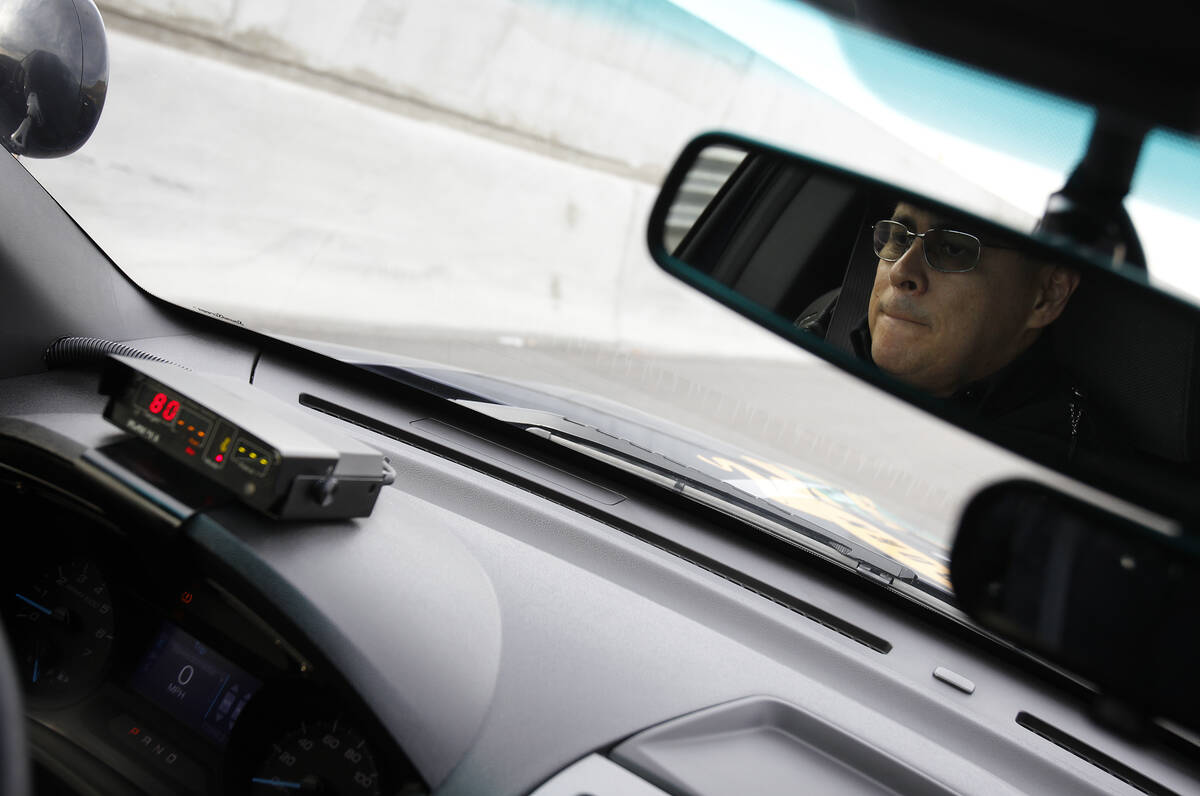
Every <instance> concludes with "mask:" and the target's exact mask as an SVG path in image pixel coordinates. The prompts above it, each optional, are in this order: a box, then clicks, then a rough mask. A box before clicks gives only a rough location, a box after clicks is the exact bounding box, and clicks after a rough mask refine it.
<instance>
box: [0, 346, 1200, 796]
mask: <svg viewBox="0 0 1200 796" xmlns="http://www.w3.org/2000/svg"><path fill="white" fill-rule="evenodd" d="M136 345H137V347H138V348H141V349H143V350H145V351H147V352H150V353H152V354H154V355H156V356H160V357H162V358H166V359H169V360H172V361H176V362H186V363H188V365H189V366H190V367H192V368H193V369H194V370H195V371H197V372H203V373H212V374H214V375H220V376H223V377H226V378H234V379H238V380H240V381H242V382H243V383H245V384H247V385H252V386H253V389H254V390H259V391H262V392H263V394H264V395H269V396H272V400H277V401H283V402H286V403H289V404H291V405H293V406H297V407H301V408H302V409H303V410H304V411H305V412H307V413H308V414H309V415H310V416H311V418H312V419H313V421H314V422H320V423H325V424H328V425H329V426H330V427H331V428H336V429H338V430H339V432H340V433H345V434H350V435H352V436H353V437H354V438H355V439H356V440H357V441H358V442H359V443H361V444H362V445H365V446H369V447H371V448H372V449H373V450H374V451H376V452H377V453H378V454H381V455H382V456H384V457H386V458H387V459H388V460H390V462H391V465H392V467H394V469H395V472H396V479H395V482H394V483H392V484H390V485H388V486H386V487H384V488H383V489H381V490H380V493H379V495H378V499H377V502H376V504H375V506H374V511H373V512H372V513H371V514H370V516H368V517H358V518H350V519H346V518H334V519H307V520H298V521H285V520H278V519H273V518H270V517H267V516H265V515H264V514H263V513H261V512H259V511H256V510H254V509H253V508H251V507H248V506H246V505H242V504H241V503H239V502H237V501H234V500H231V499H229V497H228V495H226V494H224V493H223V492H222V491H221V490H219V489H216V490H215V489H213V488H212V487H211V486H210V485H209V484H207V483H206V482H204V481H203V480H202V479H198V478H197V477H196V476H195V474H194V473H193V472H192V471H189V470H188V469H186V468H183V467H181V466H180V465H179V463H178V462H174V461H172V459H171V458H170V457H168V456H164V455H162V454H161V453H160V452H159V451H157V450H155V449H154V448H153V447H152V446H149V445H146V444H145V443H144V441H143V440H139V439H135V438H133V437H132V436H131V435H129V434H127V433H125V432H123V431H121V430H119V429H117V428H116V427H114V426H113V425H112V424H110V423H108V422H107V421H106V420H105V419H104V417H103V413H104V408H105V399H104V396H102V395H100V394H99V392H98V385H99V375H98V373H97V372H96V371H95V370H94V369H92V368H89V367H84V366H80V367H64V368H60V369H57V370H51V371H46V372H42V373H36V374H32V375H28V376H20V377H15V378H10V379H7V380H3V381H0V510H3V511H4V512H5V516H6V517H7V518H8V519H9V521H8V522H6V523H5V525H6V529H7V530H8V533H7V534H6V545H7V547H6V550H5V555H4V556H3V562H2V563H0V582H2V585H3V587H4V589H5V590H6V591H4V592H3V594H4V595H5V597H4V602H3V624H4V628H5V631H6V634H7V638H8V641H9V644H10V646H11V648H12V649H13V653H14V657H15V658H16V660H17V665H18V670H19V673H20V677H21V678H22V680H23V684H22V687H23V689H24V694H25V713H26V718H27V734H28V737H29V743H30V746H31V749H32V750H33V757H34V760H35V762H36V764H37V772H38V775H39V782H38V787H37V792H39V793H53V794H60V793H61V794H98V795H105V794H125V793H146V794H166V793H185V794H190V793H195V794H216V793H231V794H238V793H249V794H266V793H289V792H294V791H295V792H324V793H381V794H417V793H437V794H513V795H514V796H516V795H517V794H536V796H566V795H567V794H580V793H589V794H594V796H613V795H614V794H646V796H661V794H663V793H667V794H701V796H709V795H710V794H721V793H768V794H769V793H791V792H795V790H796V789H797V787H798V783H801V784H803V785H804V786H805V787H810V788H811V789H812V790H813V791H814V792H822V793H855V794H857V793H880V792H891V793H896V792H899V793H921V794H924V793H978V792H987V793H1020V792H1056V793H1066V792H1071V793H1096V794H1099V793H1138V792H1149V793H1186V792H1191V791H1194V790H1195V784H1196V782H1197V781H1200V773H1198V770H1197V767H1196V764H1195V762H1194V760H1195V750H1196V748H1197V747H1195V746H1193V745H1191V742H1188V741H1184V740H1179V739H1176V741H1173V742H1172V743H1171V744H1164V743H1158V742H1157V741H1156V742H1154V743H1135V742H1133V741H1131V740H1130V739H1128V738H1124V737H1121V736H1118V735H1116V734H1114V733H1112V732H1110V731H1108V730H1106V729H1104V728H1103V727H1101V726H1100V725H1098V724H1096V723H1095V722H1093V721H1092V720H1091V719H1090V718H1089V715H1088V705H1087V703H1086V701H1085V700H1084V699H1082V698H1081V691H1080V690H1079V689H1077V688H1074V689H1073V688H1072V687H1071V686H1070V684H1067V683H1064V682H1063V681H1062V680H1061V679H1055V678H1053V677H1050V678H1047V676H1046V675H1045V672H1044V671H1041V670H1039V669H1037V667H1034V666H1031V665H1029V663H1028V661H1026V660H1025V659H1023V658H1022V656H1019V655H1016V654H1013V653H1012V652H1011V650H1010V651H1006V650H1004V649H1003V648H1002V647H1000V646H999V645H995V644H991V643H987V642H986V641H984V640H981V639H980V638H979V637H978V635H977V634H975V633H974V631H972V630H970V629H969V628H968V627H966V626H965V625H963V624H962V623H959V622H956V621H953V620H948V619H946V618H944V617H942V616H935V615H932V614H931V613H930V612H929V611H928V609H927V608H922V607H921V606H917V605H913V604H909V603H906V601H904V600H903V599H900V598H899V597H898V596H897V595H894V594H890V593H888V592H887V591H886V590H883V589H880V588H879V587H878V586H877V585H875V584H873V583H871V582H868V581H866V580H865V579H863V578H860V577H856V576H854V575H852V574H850V573H845V572H842V571H840V570H838V569H836V568H833V567H830V566H826V565H825V563H824V562H822V561H820V560H818V559H815V558H812V557H810V556H808V555H807V554H805V553H803V552H802V551H797V550H794V549H788V548H787V547H786V546H783V545H782V544H778V543H776V542H775V541H774V540H771V539H768V538H765V537H759V536H748V535H747V533H746V531H745V529H744V528H743V527H742V526H740V525H739V524H738V523H736V522H734V521H732V520H731V519H730V518H728V517H724V516H722V515H720V514H719V513H718V512H710V511H705V510H702V509H701V508H697V507H692V506H691V505H690V504H689V503H688V502H687V501H684V500H682V499H679V498H678V496H673V495H671V494H669V493H667V492H665V491H664V490H659V489H657V488H653V487H650V486H647V485H645V484H640V483H638V482H637V481H636V480H635V479H632V478H630V477H627V476H626V475H622V474H620V473H618V472H614V471H611V470H606V469H605V468H602V467H600V466H598V465H595V464H594V463H590V462H586V461H581V460H580V459H578V458H576V457H572V456H571V455H570V454H569V452H564V451H562V450H560V449H557V448H555V447H554V446H552V445H549V444H542V443H543V441H542V440H540V439H539V438H536V437H534V436H533V435H530V434H526V433H524V432H519V431H514V430H512V429H509V428H507V427H506V426H504V424H501V423H498V422H496V421H494V420H493V419H491V418H488V417H486V416H483V415H479V414H477V413H474V412H470V411H468V410H466V409H463V408H462V407H457V406H456V405H454V404H453V403H451V402H447V401H445V400H442V399H429V398H425V397H423V396H422V395H420V394H419V393H418V392H417V391H415V390H413V389H409V388H402V387H401V386H399V385H396V384H395V383H394V382H391V381H389V380H388V379H386V378H384V377H382V376H380V375H378V374H375V373H368V372H366V371H364V370H362V369H360V368H357V367H352V366H350V365H346V364H344V363H341V362H337V361H335V360H332V359H328V358H326V357H324V356H321V355H320V354H317V353H313V352H308V351H303V350H299V349H296V348H293V347H291V346H288V345H286V344H284V343H279V342H271V341H264V340H259V339H257V338H249V337H248V336H247V337H243V338H239V337H230V336H223V335H215V334H211V333H198V334H189V335H172V336H168V337H159V338H145V339H142V340H139V341H136ZM48 394H52V395H53V396H54V405H53V411H47V403H46V396H47V395H48Z"/></svg>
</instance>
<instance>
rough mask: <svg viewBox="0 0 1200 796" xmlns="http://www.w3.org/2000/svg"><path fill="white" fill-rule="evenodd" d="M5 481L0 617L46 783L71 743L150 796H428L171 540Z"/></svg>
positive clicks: (369, 727)
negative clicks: (306, 795)
mask: <svg viewBox="0 0 1200 796" xmlns="http://www.w3.org/2000/svg"><path fill="white" fill-rule="evenodd" d="M31 484H33V487H31ZM0 486H2V487H4V488H3V489H0V510H4V511H5V512H6V514H7V516H8V517H9V522H8V523H7V524H8V527H9V528H10V529H11V531H10V540H9V541H10V543H9V549H8V551H6V554H5V555H4V556H3V563H0V587H2V588H3V592H0V599H2V602H0V613H2V615H3V624H4V629H5V632H6V633H7V635H8V641H9V645H10V647H11V649H12V651H13V654H14V656H15V657H16V659H17V664H18V670H19V674H20V677H21V678H22V680H23V689H24V695H25V701H26V705H25V707H26V715H27V717H28V719H29V723H28V726H29V735H30V741H31V743H32V744H33V746H34V748H35V749H36V750H39V752H40V754H39V755H38V756H37V759H38V760H39V764H40V766H41V769H42V770H40V771H39V772H38V774H39V776H42V777H49V778H54V776H55V771H54V769H55V766H54V760H55V758H56V750H58V751H63V750H65V749H67V748H71V749H73V750H74V751H73V753H72V754H73V755H74V758H73V759H74V761H75V764H76V765H77V763H78V750H82V751H83V752H84V753H86V754H87V755H88V756H90V758H91V759H92V761H93V763H94V764H95V765H96V766H98V767H106V768H107V769H109V772H108V773H109V774H110V776H111V774H113V773H115V774H116V775H117V776H118V778H119V779H122V780H124V781H125V782H126V783H127V784H128V785H129V786H132V787H131V788H130V789H131V790H132V789H136V790H140V791H142V792H145V793H148V794H158V793H162V794H210V793H245V794H271V793H289V792H296V791H299V792H321V793H334V794H384V793H387V794H397V793H405V794H409V793H412V794H415V793H424V792H425V788H424V787H423V786H422V785H421V783H420V780H419V778H418V777H417V776H416V774H415V772H414V771H413V769H412V768H411V766H410V765H409V764H408V763H407V762H406V759H405V758H404V755H403V754H402V753H401V752H400V751H399V750H397V749H395V748H394V743H393V742H392V741H391V739H390V738H389V737H388V736H387V735H386V733H384V732H383V731H382V729H381V728H380V727H379V726H378V723H377V722H376V721H375V719H374V717H373V716H371V715H370V713H369V711H367V710H366V709H365V708H363V709H355V708H357V707H359V706H361V703H357V705H356V703H355V700H354V699H353V698H351V699H347V698H346V697H347V694H345V692H344V691H343V690H341V689H339V687H338V686H337V682H336V678H335V677H331V676H330V673H328V672H322V671H319V669H320V667H319V666H314V665H313V664H312V663H311V662H310V661H309V660H308V659H307V658H306V657H305V656H304V655H303V654H302V653H301V652H299V651H297V648H296V647H295V646H293V645H292V643H291V642H290V641H289V640H288V639H286V638H284V637H283V636H281V635H280V634H279V633H277V632H275V630H274V629H273V628H272V627H270V626H269V625H268V624H267V623H266V622H265V621H264V620H263V619H261V618H260V617H259V616H258V615H257V614H256V613H254V612H253V611H251V610H250V609H248V608H247V607H246V605H245V604H244V603H242V602H241V601H240V600H239V599H238V597H236V596H234V594H233V593H232V592H231V591H229V590H227V589H226V588H225V587H224V586H223V585H222V584H221V583H219V582H218V581H217V580H215V579H213V578H212V577H210V576H209V575H208V574H206V573H205V572H204V571H202V569H201V568H200V566H199V565H198V563H197V562H196V561H195V560H194V556H191V555H189V554H188V553H187V552H186V550H185V549H184V547H183V545H181V543H180V542H179V541H178V540H177V539H176V540H173V539H171V538H157V539H156V538H154V537H153V536H150V535H147V534H136V533H128V532H126V530H125V529H123V528H121V527H118V526H117V525H116V524H114V523H112V522H111V521H108V520H106V519H105V518H104V517H103V516H102V515H101V514H98V513H92V512H89V511H87V510H84V509H81V508H80V507H78V506H75V505H72V504H71V503H70V502H69V501H66V500H50V499H47V495H48V494H50V491H49V490H41V489H38V488H36V483H35V482H31V481H29V480H22V479H21V478H20V477H19V476H18V475H16V474H14V473H13V472H12V471H11V470H7V469H3V470H0ZM60 784H63V783H60Z"/></svg>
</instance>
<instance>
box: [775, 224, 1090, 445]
mask: <svg viewBox="0 0 1200 796" xmlns="http://www.w3.org/2000/svg"><path fill="white" fill-rule="evenodd" d="M872 232H873V234H874V247H875V254H876V255H878V257H879V262H878V267H877V269H876V272H875V281H874V285H873V286H872V289H871V294H870V300H869V306H868V308H867V317H866V321H865V323H864V324H863V326H862V327H860V328H859V329H858V330H857V331H856V332H855V335H854V339H853V340H852V342H853V343H854V348H855V350H856V351H857V352H858V353H859V355H860V356H861V357H863V358H864V359H869V360H871V361H873V362H874V363H875V364H876V365H877V366H878V367H879V368H880V369H882V370H883V371H885V372H886V373H889V374H891V375H892V376H895V377H896V378H898V379H900V380H901V381H904V382H905V383H907V384H909V385H911V386H913V387H916V388H918V389H920V390H923V391H925V392H927V393H930V394H931V395H934V396H937V397H940V398H946V399H948V400H950V401H952V402H953V403H955V404H956V405H958V406H959V407H960V408H964V409H967V410H969V411H972V412H974V413H975V414H976V415H977V416H978V417H980V419H989V420H995V421H997V422H1001V423H1003V424H1004V425H1005V426H1007V427H1016V428H1019V429H1023V430H1025V431H1028V432H1031V433H1032V434H1034V435H1036V436H1037V437H1038V438H1042V439H1044V438H1047V437H1049V438H1051V439H1053V440H1060V441H1068V442H1069V443H1070V450H1073V449H1074V443H1075V442H1076V440H1077V437H1078V435H1079V431H1080V429H1079V424H1080V420H1081V415H1082V413H1083V397H1082V394H1081V392H1080V391H1079V390H1078V389H1076V388H1075V387H1074V385H1073V384H1071V383H1070V382H1069V381H1068V379H1069V376H1068V375H1067V374H1065V373H1064V372H1063V371H1062V369H1061V367H1060V366H1059V365H1058V363H1057V361H1056V360H1055V358H1054V354H1053V350H1052V345H1051V344H1050V341H1049V339H1048V336H1047V334H1046V331H1047V328H1048V327H1049V326H1050V324H1052V323H1053V322H1054V321H1055V320H1056V319H1057V318H1058V317H1059V316H1060V315H1061V314H1062V312H1063V309H1064V308H1065V307H1066V306H1067V302H1068V301H1069V300H1070V298H1071V295H1072V294H1073V293H1074V292H1075V289H1076V287H1078V285H1079V272H1078V271H1076V270H1075V269H1073V268H1070V267H1067V266H1063V265H1059V264H1055V263H1050V262H1043V261H1039V260H1036V259H1034V258H1033V256H1032V255H1029V254H1026V253H1025V252H1024V251H1022V250H1021V249H1020V248H1018V247H1017V246H1014V245H1013V244H1012V242H1011V241H1008V240H1003V239H992V238H987V237H984V238H981V237H980V236H978V235H976V234H974V233H973V232H971V231H969V230H967V229H965V228H964V227H963V225H962V224H959V223H955V222H954V221H952V220H950V219H946V218H943V217H940V216H938V215H936V214H935V213H932V212H930V211H928V210H925V209H923V208H921V207H919V206H916V205H912V204H909V203H906V202H901V203H900V204H898V205H897V206H896V208H895V211H894V212H893V213H892V217H891V218H890V219H886V220H882V221H878V222H876V223H875V225H874V227H873V230H872ZM829 300H832V302H834V303H828V304H826V305H825V306H821V307H810V308H809V310H807V311H806V313H805V315H804V316H803V317H802V318H801V319H800V320H798V321H797V326H799V327H801V328H804V329H808V330H810V331H813V332H815V333H818V334H822V336H823V332H824V327H826V326H827V324H828V320H829V317H830V315H831V313H832V310H834V309H835V308H836V303H835V302H836V296H832V295H831V296H828V297H827V298H826V301H829ZM1055 447H1057V446H1055ZM1069 455H1070V454H1069V453H1068V456H1069Z"/></svg>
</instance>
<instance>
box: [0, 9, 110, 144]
mask: <svg viewBox="0 0 1200 796" xmlns="http://www.w3.org/2000/svg"><path fill="white" fill-rule="evenodd" d="M5 5H6V7H5V8H4V10H3V12H2V13H0V144H3V145H4V148H5V149H7V150H8V151H9V152H12V153H13V154H16V155H24V156H27V157H35V158H54V157H62V156H63V155H69V154H70V153H72V152H74V151H75V150H77V149H79V147H81V146H83V144H84V142H86V141H87V140H88V138H89V137H91V135H92V131H93V130H95V129H96V123H97V122H98V121H99V119H100V111H101V109H102V108H103V106H104V97H105V94H106V93H107V90H108V41H107V37H106V35H105V32H104V24H103V23H102V22H101V20H100V13H99V12H98V11H97V10H96V6H95V5H94V4H93V3H92V2H91V0H16V2H10V3H6V4H5Z"/></svg>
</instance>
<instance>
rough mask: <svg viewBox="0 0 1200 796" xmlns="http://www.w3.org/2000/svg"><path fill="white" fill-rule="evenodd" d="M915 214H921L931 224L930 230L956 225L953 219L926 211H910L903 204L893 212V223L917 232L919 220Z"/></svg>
mask: <svg viewBox="0 0 1200 796" xmlns="http://www.w3.org/2000/svg"><path fill="white" fill-rule="evenodd" d="M914 212H917V213H920V214H921V215H922V216H923V217H924V218H925V219H926V220H927V221H928V222H929V228H930V229H935V228H939V227H943V228H944V227H948V226H950V225H952V224H953V223H954V221H953V220H952V219H947V218H942V217H941V216H936V215H934V214H933V213H930V212H928V211H925V210H916V211H914V210H910V209H909V207H908V206H906V205H905V204H904V203H903V202H902V203H900V204H899V205H897V206H896V209H895V210H893V211H892V221H898V222H900V223H901V224H903V225H904V226H906V227H908V228H909V229H911V230H913V231H916V229H917V219H916V217H915V216H914V215H913V213H914Z"/></svg>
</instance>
